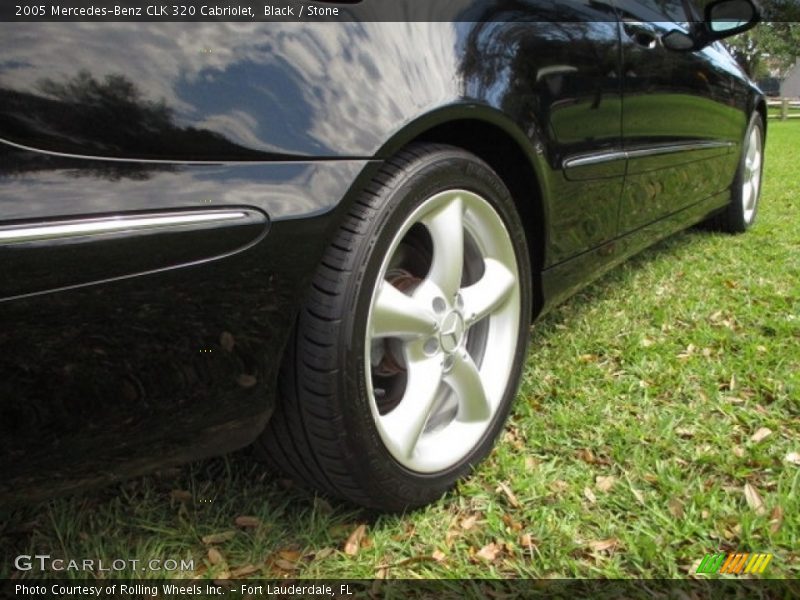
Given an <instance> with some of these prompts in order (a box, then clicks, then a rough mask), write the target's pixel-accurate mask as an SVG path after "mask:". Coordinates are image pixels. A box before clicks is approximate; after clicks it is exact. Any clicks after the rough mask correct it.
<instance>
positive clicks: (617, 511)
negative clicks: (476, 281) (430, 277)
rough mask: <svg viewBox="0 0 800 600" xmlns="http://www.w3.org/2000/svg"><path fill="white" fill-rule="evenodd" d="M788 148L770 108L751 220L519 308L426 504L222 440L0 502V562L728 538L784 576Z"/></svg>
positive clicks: (794, 272) (795, 436)
mask: <svg viewBox="0 0 800 600" xmlns="http://www.w3.org/2000/svg"><path fill="white" fill-rule="evenodd" d="M798 165H800V122H790V123H779V122H771V123H770V134H769V145H768V152H767V163H766V175H765V181H766V183H765V188H764V196H763V204H762V208H761V214H760V215H759V222H758V224H757V226H756V227H755V228H754V229H753V230H751V231H750V232H749V233H747V234H745V235H741V236H734V237H731V236H726V235H718V234H710V233H707V232H703V231H698V230H692V231H689V232H686V233H683V234H680V235H677V236H675V237H673V238H671V239H669V240H667V241H666V242H664V243H661V244H659V245H657V246H656V247H654V248H652V249H651V250H649V251H647V252H645V253H643V254H641V255H639V256H638V257H636V258H635V259H633V260H631V261H629V262H628V263H626V264H625V265H624V266H622V267H620V268H618V269H616V270H615V271H614V272H613V273H611V274H610V275H608V276H606V277H605V278H604V279H602V280H600V281H599V282H598V283H596V284H594V285H592V286H590V287H588V288H586V289H585V290H584V291H583V292H582V293H580V294H579V295H578V296H576V297H574V298H573V299H572V300H570V301H569V302H567V303H566V304H564V305H563V306H561V307H560V308H558V309H557V310H555V311H554V312H552V313H551V314H549V315H548V316H547V317H545V318H544V319H543V320H541V321H540V322H539V323H537V324H536V326H535V328H534V331H533V334H532V344H531V352H530V358H529V361H528V364H527V368H526V370H525V375H524V382H523V385H522V389H521V392H520V394H519V397H518V399H517V403H516V405H515V410H514V413H513V416H512V418H511V421H510V422H509V425H508V427H507V428H506V431H505V433H504V436H503V439H502V440H501V442H500V443H499V445H498V447H497V448H496V450H495V451H494V452H493V454H492V455H491V457H490V458H489V459H488V460H487V461H486V462H485V463H484V464H482V465H481V467H480V468H479V470H478V471H477V473H476V474H475V475H474V476H473V477H471V478H470V479H468V480H467V481H464V482H463V483H461V484H460V485H459V487H458V489H457V490H456V491H454V492H453V493H452V494H449V495H448V496H447V497H445V498H443V499H442V500H441V501H440V502H438V503H436V504H434V505H433V506H430V507H428V508H425V509H422V510H419V511H416V512H414V513H412V514H408V515H405V516H380V517H371V516H369V515H365V514H363V513H359V512H358V511H354V510H352V509H349V508H347V507H344V506H341V505H339V504H337V503H336V502H332V501H326V500H323V499H319V498H318V499H314V498H313V497H310V496H308V495H306V494H305V493H303V492H302V491H300V490H297V489H295V488H293V487H291V486H290V485H289V484H288V483H287V482H286V481H280V480H274V479H272V478H271V477H270V476H269V475H268V474H266V473H265V472H264V471H263V470H262V469H261V468H260V467H259V466H258V465H256V464H253V463H252V462H251V461H250V460H249V457H248V456H247V453H246V452H243V453H239V454H236V455H233V456H231V457H229V458H227V459H216V460H211V461H204V462H202V463H197V464H193V465H189V466H186V467H185V468H182V469H176V470H173V471H169V472H166V473H162V474H160V475H158V476H151V477H146V478H142V479H137V480H134V481H130V482H127V483H125V484H122V485H118V486H115V487H111V488H106V489H103V490H100V491H97V492H94V493H92V494H90V495H86V496H82V497H72V498H64V499H58V500H53V501H51V502H49V503H43V504H40V505H38V506H35V507H30V508H26V509H24V510H20V511H18V512H15V513H13V514H12V515H11V516H10V518H7V519H4V520H3V521H2V523H1V524H0V545H1V546H2V548H3V554H4V555H5V556H4V558H3V560H2V562H0V576H1V577H8V576H10V574H11V573H12V572H13V564H12V560H13V557H14V556H16V555H17V554H21V553H25V554H48V553H49V554H52V555H53V556H63V557H67V558H105V559H106V560H111V559H112V558H125V559H130V558H139V559H149V558H158V557H163V558H173V559H181V558H193V559H194V560H195V566H196V568H197V572H196V573H186V574H184V575H185V576H193V575H199V576H202V577H221V576H225V574H226V573H227V574H233V575H236V574H237V573H236V569H240V568H242V567H248V570H251V571H253V573H252V576H264V577H281V576H288V575H291V576H299V577H336V578H339V577H344V578H371V577H374V576H376V575H387V576H389V577H410V578H414V577H487V576H488V577H494V576H497V577H502V576H510V577H597V576H602V577H685V576H687V575H688V574H689V573H692V572H693V571H694V569H695V568H696V566H697V564H698V563H699V561H700V559H701V558H702V557H703V556H704V555H705V554H706V553H710V552H715V551H723V552H725V551H735V550H738V551H754V552H771V553H773V554H774V555H775V557H774V559H773V561H772V562H771V564H770V566H769V569H768V575H770V576H774V577H792V578H794V577H798V576H800V558H799V553H800V550H798V548H800V520H799V519H798V518H797V515H798V514H800V466H797V465H794V464H791V463H790V462H788V461H787V460H786V457H787V455H789V454H790V453H800V406H799V405H800V402H799V400H800V202H798V199H800V177H799V176H798V175H797V173H798ZM761 428H768V429H769V430H770V431H771V433H770V434H769V435H768V436H767V437H766V438H764V439H763V440H761V441H754V440H753V439H752V437H753V435H754V434H755V433H756V432H757V431H758V430H759V429H761ZM603 478H613V479H603ZM501 484H505V485H506V486H507V489H508V490H510V491H511V492H512V494H513V496H509V494H508V493H506V491H504V490H503V488H502V487H501ZM746 484H748V485H749V486H751V487H752V489H754V490H755V491H756V492H757V493H758V495H759V497H760V498H761V500H762V501H763V508H759V507H758V505H757V504H754V503H753V501H752V498H751V503H750V504H748V502H747V500H746V497H745V493H744V489H745V485H746ZM204 500H210V502H208V501H204ZM241 515H249V516H255V517H257V518H258V524H257V526H255V527H247V528H242V527H237V526H236V523H235V519H236V517H238V516H241ZM362 523H363V524H366V532H365V536H364V538H363V539H362V540H361V544H360V545H359V546H358V547H357V552H356V553H355V554H354V555H349V554H346V553H345V552H344V548H345V541H346V539H347V538H348V536H349V535H350V534H351V532H353V531H354V530H355V529H356V528H357V526H358V525H360V524H362ZM221 532H233V533H232V534H230V535H231V536H232V537H231V538H230V539H228V540H227V541H224V542H222V543H218V544H214V548H216V550H217V552H213V551H212V552H211V553H209V548H210V547H211V546H209V545H207V544H204V543H203V541H202V538H203V536H207V535H209V534H215V533H221ZM212 562H214V563H216V564H211V563H212ZM122 574H126V573H122ZM34 575H38V573H34ZM67 575H68V576H73V577H75V576H79V575H77V574H75V573H72V572H70V573H67ZM137 575H144V576H145V577H162V576H163V574H161V573H159V572H149V573H137Z"/></svg>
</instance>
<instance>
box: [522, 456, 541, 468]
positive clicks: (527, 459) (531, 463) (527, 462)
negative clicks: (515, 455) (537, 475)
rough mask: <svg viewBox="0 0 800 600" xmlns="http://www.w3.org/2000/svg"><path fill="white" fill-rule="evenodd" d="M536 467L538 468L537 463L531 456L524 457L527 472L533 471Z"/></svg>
mask: <svg viewBox="0 0 800 600" xmlns="http://www.w3.org/2000/svg"><path fill="white" fill-rule="evenodd" d="M538 466H539V461H538V460H536V459H535V458H534V457H532V456H526V457H525V468H526V469H528V471H533V470H534V469H535V468H536V467H538Z"/></svg>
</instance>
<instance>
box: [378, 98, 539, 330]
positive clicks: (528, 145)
mask: <svg viewBox="0 0 800 600" xmlns="http://www.w3.org/2000/svg"><path fill="white" fill-rule="evenodd" d="M416 142H431V143H439V144H448V145H451V146H456V147H458V148H461V149H463V150H466V151H468V152H470V153H472V154H474V155H476V156H477V157H478V158H480V159H481V160H483V161H484V162H486V163H487V164H488V165H489V166H490V167H491V168H492V169H493V170H494V171H495V172H496V173H497V174H498V175H499V176H500V178H501V179H502V180H503V181H504V182H505V184H506V185H507V186H508V188H509V191H510V192H511V195H512V198H513V200H514V204H515V205H516V207H517V211H518V212H519V215H520V218H521V219H522V222H523V225H524V228H525V233H526V236H527V242H528V251H529V254H530V262H531V269H532V273H531V276H532V278H533V282H534V298H533V311H534V314H533V316H534V317H535V316H536V315H538V314H539V313H540V311H541V309H542V307H543V305H544V297H543V295H542V286H541V272H542V265H544V264H545V262H544V260H545V251H546V248H547V247H548V246H547V237H548V235H549V229H548V227H547V223H548V218H547V203H546V202H545V194H546V189H545V185H544V184H545V182H546V179H545V178H544V170H545V168H546V164H545V163H544V158H543V156H542V153H541V152H538V151H537V143H536V142H532V141H531V140H530V139H529V138H528V137H527V136H526V135H525V134H524V133H523V132H522V131H521V130H520V129H519V128H518V127H517V126H516V124H514V123H513V121H511V120H510V119H509V118H508V117H507V116H505V115H504V114H503V113H502V112H500V111H497V110H496V109H493V108H491V107H476V106H474V105H469V106H456V107H449V108H446V109H440V110H438V111H434V112H433V113H430V114H428V115H425V116H424V117H422V118H420V119H418V120H416V121H414V122H413V123H411V124H410V125H408V126H407V127H405V128H404V129H403V130H402V131H401V132H399V133H398V134H397V135H395V136H393V137H392V139H391V140H389V141H388V142H387V143H386V144H384V146H383V147H382V148H381V149H380V151H379V152H378V156H379V157H381V158H389V157H391V156H393V155H394V154H395V153H397V152H399V151H400V150H401V149H402V148H404V147H405V146H407V145H409V144H412V143H416Z"/></svg>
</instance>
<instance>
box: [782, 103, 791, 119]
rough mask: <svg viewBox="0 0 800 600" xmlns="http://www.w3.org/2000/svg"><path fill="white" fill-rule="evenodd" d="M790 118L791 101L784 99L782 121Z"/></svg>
mask: <svg viewBox="0 0 800 600" xmlns="http://www.w3.org/2000/svg"><path fill="white" fill-rule="evenodd" d="M788 118H789V99H788V98H783V99H782V100H781V121H786V120H787V119H788Z"/></svg>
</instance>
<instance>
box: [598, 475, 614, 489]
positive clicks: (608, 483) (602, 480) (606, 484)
mask: <svg viewBox="0 0 800 600" xmlns="http://www.w3.org/2000/svg"><path fill="white" fill-rule="evenodd" d="M594 481H595V487H597V489H598V490H600V491H601V492H609V491H611V488H613V487H614V484H615V483H617V478H616V477H614V476H613V475H609V476H607V477H604V476H602V475H598V476H597V477H595V478H594Z"/></svg>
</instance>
